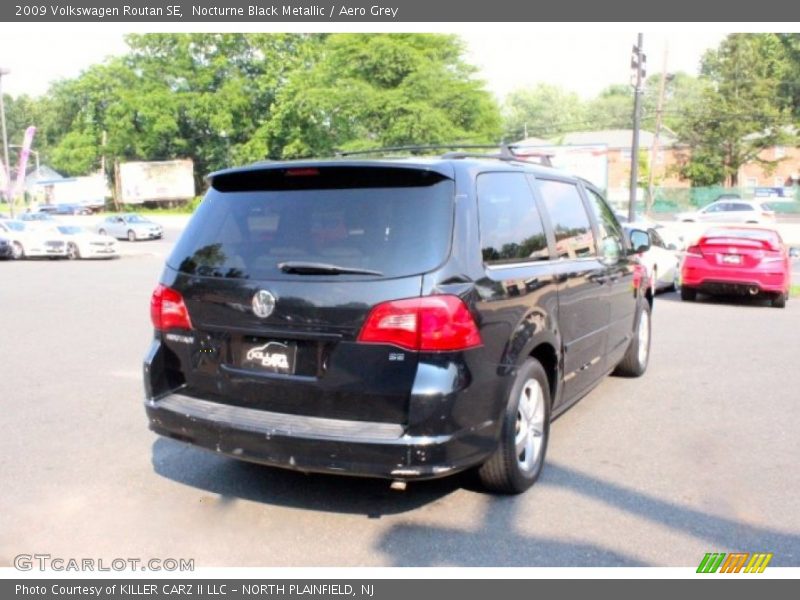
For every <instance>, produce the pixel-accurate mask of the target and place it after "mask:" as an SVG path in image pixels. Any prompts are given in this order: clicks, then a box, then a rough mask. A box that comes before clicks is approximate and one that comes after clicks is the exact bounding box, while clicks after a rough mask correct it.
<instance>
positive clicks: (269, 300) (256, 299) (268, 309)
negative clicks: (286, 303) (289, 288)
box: [252, 290, 275, 319]
mask: <svg viewBox="0 0 800 600" xmlns="http://www.w3.org/2000/svg"><path fill="white" fill-rule="evenodd" d="M252 304H253V313H255V315H256V316H257V317H261V318H262V319H266V318H267V317H268V316H270V315H271V314H272V311H274V310H275V296H273V295H272V294H271V293H270V292H268V291H267V290H258V291H257V292H256V293H255V294H253V302H252Z"/></svg>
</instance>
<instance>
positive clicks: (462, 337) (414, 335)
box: [358, 295, 482, 352]
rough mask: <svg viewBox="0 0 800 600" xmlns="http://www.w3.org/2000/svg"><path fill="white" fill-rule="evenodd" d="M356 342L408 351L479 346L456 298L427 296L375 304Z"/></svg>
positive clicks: (474, 329) (477, 336)
mask: <svg viewBox="0 0 800 600" xmlns="http://www.w3.org/2000/svg"><path fill="white" fill-rule="evenodd" d="M358 341H359V342H363V343H371V344H390V345H393V346H399V347H400V348H405V349H407V350H419V351H425V352H452V351H456V350H466V349H468V348H474V347H475V346H480V345H481V343H482V342H481V336H480V333H479V332H478V327H477V325H475V321H474V320H473V318H472V315H471V314H470V312H469V309H468V308H467V306H466V304H464V302H463V301H462V300H461V299H460V298H458V297H457V296H444V295H443V296H427V297H424V298H409V299H407V300H394V301H391V302H384V303H382V304H378V305H377V306H376V307H374V308H373V309H372V311H371V312H370V313H369V316H368V317H367V320H366V322H365V323H364V326H363V327H362V328H361V333H360V334H359V335H358Z"/></svg>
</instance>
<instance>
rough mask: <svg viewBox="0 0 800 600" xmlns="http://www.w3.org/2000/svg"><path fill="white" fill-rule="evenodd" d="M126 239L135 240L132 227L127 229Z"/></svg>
mask: <svg viewBox="0 0 800 600" xmlns="http://www.w3.org/2000/svg"><path fill="white" fill-rule="evenodd" d="M128 241H129V242H135V241H136V232H135V231H133V229H129V230H128Z"/></svg>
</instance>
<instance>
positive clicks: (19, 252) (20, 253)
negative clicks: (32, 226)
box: [11, 242, 25, 260]
mask: <svg viewBox="0 0 800 600" xmlns="http://www.w3.org/2000/svg"><path fill="white" fill-rule="evenodd" d="M24 256H25V250H24V249H23V248H22V244H20V243H19V242H14V243H13V244H11V258H13V259H14V260H19V259H20V258H22V257H24Z"/></svg>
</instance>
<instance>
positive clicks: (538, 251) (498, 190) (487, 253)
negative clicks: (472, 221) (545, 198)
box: [478, 173, 550, 265]
mask: <svg viewBox="0 0 800 600" xmlns="http://www.w3.org/2000/svg"><path fill="white" fill-rule="evenodd" d="M478 219H479V222H480V235H481V252H482V254H483V261H484V262H485V263H486V264H490V265H491V264H504V263H514V262H530V261H535V260H547V259H549V258H550V253H549V251H548V248H547V237H546V235H545V232H544V226H543V225H542V218H541V216H540V215H539V211H538V210H537V208H536V203H535V202H534V199H533V194H532V193H531V188H530V186H529V185H528V181H527V179H526V177H525V175H524V174H523V173H484V174H483V175H479V176H478Z"/></svg>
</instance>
